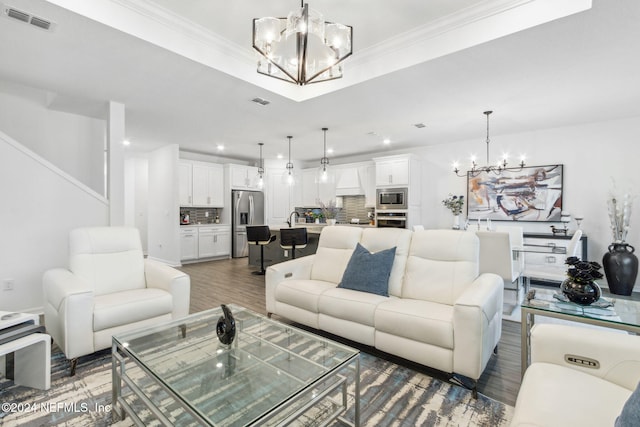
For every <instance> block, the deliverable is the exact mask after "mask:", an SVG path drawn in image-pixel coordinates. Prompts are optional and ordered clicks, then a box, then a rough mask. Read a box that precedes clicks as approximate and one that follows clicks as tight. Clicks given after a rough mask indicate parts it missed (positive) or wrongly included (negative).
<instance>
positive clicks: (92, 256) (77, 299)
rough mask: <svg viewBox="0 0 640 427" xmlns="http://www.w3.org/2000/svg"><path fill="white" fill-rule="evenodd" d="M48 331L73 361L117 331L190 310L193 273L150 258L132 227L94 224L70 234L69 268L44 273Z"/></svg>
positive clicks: (73, 365) (102, 344)
mask: <svg viewBox="0 0 640 427" xmlns="http://www.w3.org/2000/svg"><path fill="white" fill-rule="evenodd" d="M43 288H44V299H45V308H44V317H45V327H46V329H47V332H48V333H49V334H50V335H51V336H52V338H53V340H54V341H55V342H56V343H57V344H58V346H59V347H60V348H61V349H62V351H63V352H64V354H65V356H66V357H67V358H68V359H70V362H71V365H70V366H71V375H74V374H75V368H76V364H77V358H78V357H80V356H84V355H87V354H91V353H94V352H96V351H98V350H102V349H105V348H109V347H110V346H111V341H112V338H111V337H112V335H114V334H117V333H122V332H125V331H129V330H132V329H137V328H141V327H144V326H150V325H154V324H157V323H159V322H164V321H168V320H171V319H177V318H181V317H184V316H186V315H188V314H189V297H190V289H191V283H190V278H189V276H188V275H186V274H184V273H182V272H181V271H178V270H176V269H174V268H172V267H169V266H167V265H165V264H161V263H158V262H154V261H151V260H147V259H144V256H143V253H142V245H141V243H140V234H139V232H138V230H137V229H136V228H130V227H91V228H78V229H75V230H72V231H71V233H70V235H69V269H65V268H56V269H52V270H48V271H46V272H45V273H44V276H43Z"/></svg>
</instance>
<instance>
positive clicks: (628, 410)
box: [615, 383, 640, 427]
mask: <svg viewBox="0 0 640 427" xmlns="http://www.w3.org/2000/svg"><path fill="white" fill-rule="evenodd" d="M637 426H640V383H639V384H638V386H637V387H636V389H635V390H634V391H633V393H631V396H629V399H628V400H627V401H626V402H625V404H624V406H623V407H622V412H621V413H620V415H619V416H618V418H616V424H615V427H637Z"/></svg>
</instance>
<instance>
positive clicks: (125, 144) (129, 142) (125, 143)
mask: <svg viewBox="0 0 640 427" xmlns="http://www.w3.org/2000/svg"><path fill="white" fill-rule="evenodd" d="M122 145H124V146H125V147H128V146H130V145H131V141H129V140H128V139H125V140H124V141H122Z"/></svg>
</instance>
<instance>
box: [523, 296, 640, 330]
mask: <svg viewBox="0 0 640 427" xmlns="http://www.w3.org/2000/svg"><path fill="white" fill-rule="evenodd" d="M535 291H536V292H535V298H534V299H530V300H529V299H527V298H526V297H525V298H524V299H523V301H522V307H523V308H532V309H537V310H542V311H546V312H550V313H559V314H565V315H569V316H576V317H582V318H592V319H597V320H599V321H604V322H609V323H620V324H625V325H629V326H640V301H638V300H636V299H634V298H632V297H625V296H620V295H613V294H610V293H608V292H606V291H603V296H602V297H601V298H600V300H599V301H597V302H596V303H594V304H592V305H586V306H585V305H579V304H576V303H573V302H570V301H561V299H562V296H561V293H560V290H559V289H540V288H536V289H535ZM554 294H559V295H560V299H558V298H557V297H554ZM603 303H611V306H610V307H606V305H608V304H603Z"/></svg>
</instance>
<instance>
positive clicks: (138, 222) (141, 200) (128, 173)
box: [124, 155, 149, 254]
mask: <svg viewBox="0 0 640 427" xmlns="http://www.w3.org/2000/svg"><path fill="white" fill-rule="evenodd" d="M124 191H125V203H124V206H125V209H124V211H125V212H124V223H125V225H126V226H129V227H136V228H137V229H138V230H139V231H140V239H141V240H142V250H143V252H144V253H145V254H147V239H148V221H149V218H148V212H149V209H148V203H149V198H148V192H149V160H148V159H147V156H146V155H137V156H135V157H132V156H130V157H128V158H127V159H126V160H125V179H124Z"/></svg>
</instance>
